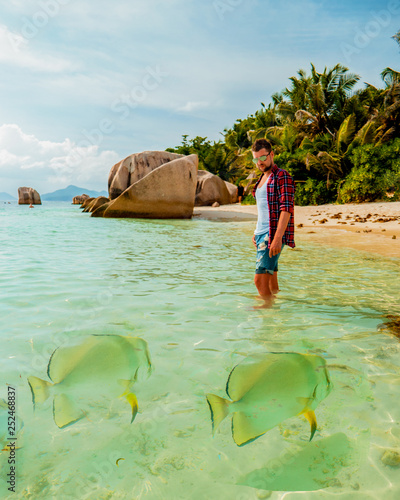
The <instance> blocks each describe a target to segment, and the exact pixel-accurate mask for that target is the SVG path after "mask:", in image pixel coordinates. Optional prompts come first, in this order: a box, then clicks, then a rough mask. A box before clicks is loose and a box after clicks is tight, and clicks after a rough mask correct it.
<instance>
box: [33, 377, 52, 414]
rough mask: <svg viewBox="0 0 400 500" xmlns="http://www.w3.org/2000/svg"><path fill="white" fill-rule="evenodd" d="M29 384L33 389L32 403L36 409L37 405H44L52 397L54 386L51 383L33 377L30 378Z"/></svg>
mask: <svg viewBox="0 0 400 500" xmlns="http://www.w3.org/2000/svg"><path fill="white" fill-rule="evenodd" d="M28 384H29V387H30V388H31V392H32V403H33V406H34V407H35V404H36V403H39V404H40V403H44V402H45V401H46V399H47V398H48V397H49V396H50V387H51V386H52V385H53V384H51V383H50V382H46V380H42V379H41V378H38V377H34V376H33V375H32V376H31V377H28Z"/></svg>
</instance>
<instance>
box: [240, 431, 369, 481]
mask: <svg viewBox="0 0 400 500" xmlns="http://www.w3.org/2000/svg"><path fill="white" fill-rule="evenodd" d="M358 441H359V442H357V441H355V440H353V441H351V440H350V439H348V437H347V436H346V435H345V434H343V433H340V432H338V433H336V434H334V435H332V436H329V437H326V438H322V439H320V440H319V441H316V442H314V443H308V444H305V443H301V444H297V445H292V446H289V448H287V449H285V450H284V451H283V452H281V453H280V454H279V455H278V456H276V457H272V458H271V459H269V461H268V464H267V466H266V467H264V468H260V469H257V470H254V471H252V472H249V473H248V474H246V475H245V476H244V477H242V478H240V479H239V481H238V484H241V485H246V486H251V487H252V488H258V489H263V490H272V491H313V490H319V489H321V488H328V487H329V486H333V487H334V486H338V485H339V484H340V482H339V480H338V479H337V478H336V476H337V475H338V473H339V472H340V471H341V470H342V469H344V468H346V469H348V473H349V472H350V468H351V467H352V466H359V465H360V463H361V462H362V461H363V458H364V459H365V453H366V452H367V450H368V445H369V439H368V437H367V436H364V440H363V442H362V438H360V439H359V440H358ZM363 454H364V457H363V456H362V455H363Z"/></svg>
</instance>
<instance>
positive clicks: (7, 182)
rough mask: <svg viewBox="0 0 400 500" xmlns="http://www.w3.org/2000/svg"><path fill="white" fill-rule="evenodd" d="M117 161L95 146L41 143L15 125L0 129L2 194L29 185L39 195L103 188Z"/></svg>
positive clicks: (117, 158)
mask: <svg viewBox="0 0 400 500" xmlns="http://www.w3.org/2000/svg"><path fill="white" fill-rule="evenodd" d="M120 159H121V158H120V156H119V155H118V154H117V153H116V152H115V151H100V145H99V144H93V145H87V146H81V145H77V144H75V143H74V142H72V141H71V140H70V139H68V138H66V139H64V141H63V142H51V141H41V140H40V139H38V138H37V137H35V136H34V135H29V134H26V133H24V132H23V131H22V130H21V128H20V127H19V126H18V125H16V124H7V125H2V126H1V127H0V179H1V182H0V185H1V186H2V191H7V190H11V191H13V192H14V191H15V190H16V189H17V188H18V187H19V186H21V185H26V184H29V182H30V183H32V182H34V183H35V186H32V187H35V189H38V190H39V192H42V193H45V192H47V191H52V190H55V189H59V188H60V187H64V186H66V185H68V184H83V186H82V187H87V188H94V189H104V188H105V187H106V185H107V179H108V174H109V171H110V168H111V167H112V166H113V165H114V164H115V163H116V162H117V161H119V160H120ZM27 181H29V182H27ZM10 194H12V193H10Z"/></svg>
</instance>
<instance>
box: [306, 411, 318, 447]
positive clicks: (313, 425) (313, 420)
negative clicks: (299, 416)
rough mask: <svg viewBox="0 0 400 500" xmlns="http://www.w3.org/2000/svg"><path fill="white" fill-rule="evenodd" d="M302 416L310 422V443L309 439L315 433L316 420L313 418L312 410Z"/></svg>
mask: <svg viewBox="0 0 400 500" xmlns="http://www.w3.org/2000/svg"><path fill="white" fill-rule="evenodd" d="M303 415H304V416H305V417H306V419H307V420H308V421H309V422H310V426H311V435H310V441H311V439H312V438H313V437H314V434H315V431H316V430H317V418H316V416H315V413H314V412H313V411H312V410H307V411H305V412H304V413H303Z"/></svg>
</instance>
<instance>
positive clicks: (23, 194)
mask: <svg viewBox="0 0 400 500" xmlns="http://www.w3.org/2000/svg"><path fill="white" fill-rule="evenodd" d="M30 204H32V205H41V204H42V200H41V199H40V194H39V193H38V192H37V191H36V189H33V188H30V187H20V188H18V205H30Z"/></svg>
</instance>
